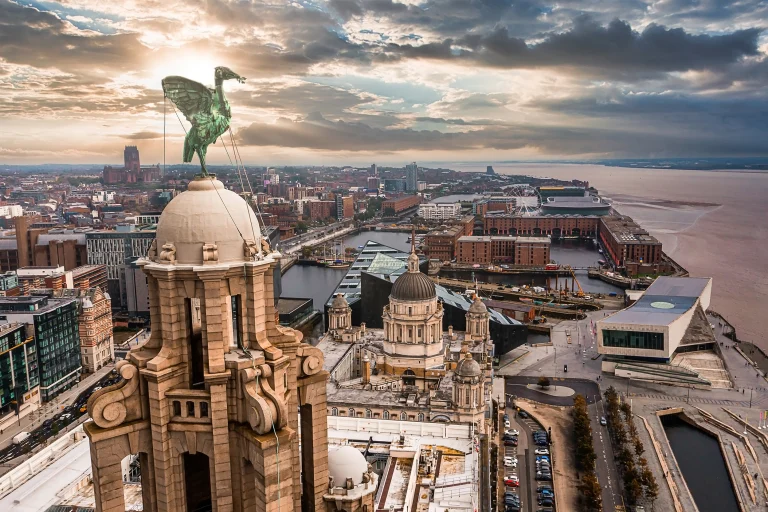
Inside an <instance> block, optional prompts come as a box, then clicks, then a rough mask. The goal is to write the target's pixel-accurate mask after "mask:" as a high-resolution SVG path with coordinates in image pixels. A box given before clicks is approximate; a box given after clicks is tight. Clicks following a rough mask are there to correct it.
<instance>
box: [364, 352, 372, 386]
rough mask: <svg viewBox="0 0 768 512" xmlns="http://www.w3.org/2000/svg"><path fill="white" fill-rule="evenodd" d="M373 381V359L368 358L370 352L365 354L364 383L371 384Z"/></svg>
mask: <svg viewBox="0 0 768 512" xmlns="http://www.w3.org/2000/svg"><path fill="white" fill-rule="evenodd" d="M370 382H371V360H370V359H369V358H368V353H366V354H365V355H364V356H363V384H369V383H370Z"/></svg>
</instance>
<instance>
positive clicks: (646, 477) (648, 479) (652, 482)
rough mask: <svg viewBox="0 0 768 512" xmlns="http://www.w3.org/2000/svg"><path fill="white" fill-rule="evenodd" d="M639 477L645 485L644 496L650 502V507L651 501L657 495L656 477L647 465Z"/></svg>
mask: <svg viewBox="0 0 768 512" xmlns="http://www.w3.org/2000/svg"><path fill="white" fill-rule="evenodd" d="M640 479H641V481H642V482H643V485H644V486H645V493H644V494H645V498H646V499H647V500H648V501H650V502H651V507H653V502H654V501H656V498H658V497H659V484H657V483H656V477H654V476H653V473H652V472H651V470H650V469H648V467H645V468H644V469H643V472H642V473H641V474H640Z"/></svg>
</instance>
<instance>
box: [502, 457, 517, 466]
mask: <svg viewBox="0 0 768 512" xmlns="http://www.w3.org/2000/svg"><path fill="white" fill-rule="evenodd" d="M504 467H505V468H516V467H517V462H512V461H511V460H506V459H505V460H504Z"/></svg>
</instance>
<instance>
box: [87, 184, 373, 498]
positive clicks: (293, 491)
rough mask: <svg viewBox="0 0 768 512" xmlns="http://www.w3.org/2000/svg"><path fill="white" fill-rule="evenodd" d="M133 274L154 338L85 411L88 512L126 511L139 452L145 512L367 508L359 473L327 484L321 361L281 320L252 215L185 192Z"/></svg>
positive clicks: (210, 193) (194, 187) (213, 189)
mask: <svg viewBox="0 0 768 512" xmlns="http://www.w3.org/2000/svg"><path fill="white" fill-rule="evenodd" d="M199 212H204V215H200V214H199ZM138 264H139V266H141V267H142V269H143V271H144V272H145V273H146V275H147V279H148V281H149V290H150V294H149V297H150V304H151V306H150V318H151V324H152V330H151V336H150V338H149V340H147V341H146V342H145V343H144V344H143V345H140V346H137V347H135V348H133V349H132V350H131V351H130V352H129V353H128V354H127V357H126V360H125V361H120V362H119V363H118V365H117V370H118V371H119V372H120V375H121V376H122V377H123V380H121V381H120V382H119V383H118V384H115V385H114V386H110V387H107V388H104V389H102V390H99V391H96V392H95V393H94V394H92V395H91V397H90V399H89V401H88V413H89V414H90V416H91V418H92V419H93V421H92V422H89V423H86V424H85V426H84V430H85V432H86V435H87V436H88V438H89V440H90V443H91V464H92V475H93V484H94V491H95V492H94V494H95V500H96V510H97V511H98V512H118V511H119V512H123V511H124V510H125V509H126V504H125V498H124V493H123V478H122V469H121V462H122V460H123V459H125V458H126V457H128V456H130V455H135V454H138V459H139V467H140V468H141V480H140V481H141V487H142V496H143V510H144V511H145V512H177V511H183V510H188V511H195V510H211V511H217V512H219V511H220V512H224V511H229V512H245V511H252V510H260V511H265V512H278V511H289V510H295V511H298V510H307V511H314V512H323V511H328V512H330V511H331V510H339V508H338V506H337V505H338V503H343V506H344V509H345V510H363V509H362V507H361V506H357V505H355V504H353V503H348V500H349V499H350V498H351V497H352V496H353V495H354V493H355V491H357V490H358V487H359V486H365V489H366V490H368V494H367V495H368V496H369V497H368V498H367V499H368V501H367V504H368V505H372V496H370V495H371V494H372V491H373V489H374V488H375V477H374V476H373V475H371V474H368V473H367V468H366V469H363V470H361V471H360V473H361V474H349V473H350V472H349V471H342V469H344V468H343V467H339V466H340V465H339V464H337V465H336V466H335V467H334V468H332V469H334V471H335V470H339V471H338V472H337V473H334V479H335V480H336V479H340V480H338V481H335V482H334V485H333V486H332V487H329V459H330V457H329V453H328V425H327V421H328V419H327V412H326V407H327V406H326V399H325V397H326V383H327V380H328V373H327V372H326V371H324V370H323V359H324V358H323V353H322V352H321V351H320V350H319V349H318V348H316V347H312V346H310V345H308V344H306V343H302V342H301V340H302V335H301V334H300V333H298V332H297V331H294V330H292V329H289V328H285V327H281V326H279V324H278V323H277V314H276V313H277V311H276V309H275V301H274V296H275V290H274V285H275V281H274V272H275V270H278V266H279V260H278V259H277V258H276V257H275V255H274V254H273V253H271V252H269V250H268V249H267V248H266V247H265V246H264V245H262V238H261V234H260V230H259V223H258V219H257V218H256V215H255V214H254V212H253V210H252V209H251V208H250V206H248V204H247V203H246V202H245V201H244V200H243V199H242V198H241V197H239V196H238V195H237V194H235V193H234V192H231V191H228V190H226V189H225V188H224V186H223V185H222V183H221V182H220V181H218V180H215V179H208V178H204V179H203V178H201V179H198V180H195V181H193V182H192V183H190V185H189V189H188V190H187V191H186V192H184V193H182V194H180V195H179V196H178V197H176V198H175V199H174V200H173V201H171V202H170V203H169V204H168V206H167V207H166V209H165V211H164V212H163V215H162V217H161V219H160V222H159V224H158V229H157V243H156V245H155V246H154V247H153V248H152V250H151V251H150V252H149V254H148V255H147V257H146V258H142V259H141V260H140V261H139V262H138ZM299 411H300V413H299ZM299 432H301V443H299ZM358 459H359V457H358ZM363 465H365V464H363ZM363 471H365V473H364V472H363ZM354 473H357V472H354ZM366 475H367V478H366ZM370 482H373V485H371V486H369V485H367V484H366V483H370ZM337 487H338V491H337V489H336V488H337ZM360 488H361V489H362V487H360ZM345 490H346V492H345ZM331 494H332V496H330V500H329V501H328V505H326V496H329V495H331ZM336 498H337V499H336ZM348 505H350V506H351V505H355V506H354V507H353V508H347V506H348Z"/></svg>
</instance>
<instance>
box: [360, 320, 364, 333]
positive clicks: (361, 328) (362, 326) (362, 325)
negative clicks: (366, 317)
mask: <svg viewBox="0 0 768 512" xmlns="http://www.w3.org/2000/svg"><path fill="white" fill-rule="evenodd" d="M360 334H365V322H360Z"/></svg>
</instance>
